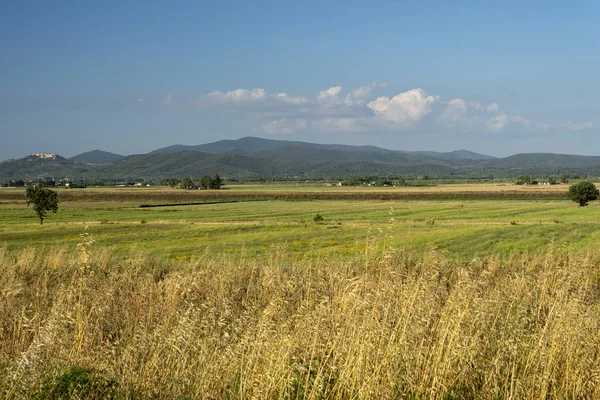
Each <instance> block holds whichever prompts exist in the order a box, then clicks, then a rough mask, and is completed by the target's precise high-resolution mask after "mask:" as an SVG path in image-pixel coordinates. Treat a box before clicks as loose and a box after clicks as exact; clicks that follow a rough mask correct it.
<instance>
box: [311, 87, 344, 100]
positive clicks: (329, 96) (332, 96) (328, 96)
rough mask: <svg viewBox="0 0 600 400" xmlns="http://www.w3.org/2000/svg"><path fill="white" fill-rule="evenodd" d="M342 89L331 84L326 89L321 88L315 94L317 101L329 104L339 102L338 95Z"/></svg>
mask: <svg viewBox="0 0 600 400" xmlns="http://www.w3.org/2000/svg"><path fill="white" fill-rule="evenodd" d="M341 91H342V87H341V86H333V87H330V88H329V89H327V90H321V91H320V92H319V94H318V95H317V103H319V104H331V103H339V101H340V99H339V97H338V95H339V94H340V92H341Z"/></svg>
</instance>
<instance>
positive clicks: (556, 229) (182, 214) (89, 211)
mask: <svg viewBox="0 0 600 400" xmlns="http://www.w3.org/2000/svg"><path fill="white" fill-rule="evenodd" d="M276 190H278V189H276ZM114 192H117V193H118V191H117V190H112V191H111V193H114ZM175 192H177V191H175ZM179 192H182V191H179ZM147 193H148V195H149V198H148V199H144V198H143V197H141V198H139V199H135V200H131V199H129V198H128V197H127V196H124V198H123V199H120V200H119V199H116V200H115V199H113V200H110V201H109V200H93V199H92V200H79V201H63V202H62V203H61V205H60V210H59V212H58V214H50V215H49V217H48V219H47V221H46V224H44V225H43V226H40V225H39V223H38V222H37V220H36V218H35V215H34V213H33V211H32V210H31V209H30V208H28V207H27V206H26V204H25V202H24V201H23V200H14V199H13V200H10V199H9V200H0V221H2V226H1V227H0V244H1V245H3V246H4V247H5V248H6V249H8V250H9V251H13V250H19V249H22V248H24V247H28V246H36V247H37V246H56V245H59V246H61V245H71V246H72V245H75V244H76V243H78V241H79V238H80V234H82V233H84V231H85V232H88V233H90V234H92V235H93V237H94V239H95V241H96V243H97V244H96V245H97V246H108V247H111V248H113V249H114V250H115V251H117V252H128V251H130V250H131V249H139V250H143V251H145V252H148V253H150V254H155V255H161V256H166V257H168V258H189V257H191V256H193V255H196V254H199V253H203V252H205V251H207V250H209V251H211V252H215V253H216V254H232V253H239V252H241V251H244V252H248V253H250V254H253V255H257V256H260V255H266V254H268V253H269V252H271V251H272V248H273V247H278V248H279V249H284V250H285V251H286V252H289V253H292V254H297V255H299V256H302V257H304V256H307V255H308V256H334V255H335V256H345V255H350V256H352V255H355V254H357V253H360V252H361V251H364V248H365V244H366V243H367V242H373V241H379V242H381V243H383V242H385V244H386V245H387V246H391V247H394V248H398V249H418V250H424V249H431V248H437V249H440V250H443V251H445V252H447V254H448V256H449V257H450V258H456V257H458V258H460V257H466V258H469V257H475V256H485V255H488V254H496V253H501V254H510V253H514V252H524V251H538V250H539V249H540V248H542V247H544V246H547V245H550V244H552V245H553V246H555V247H560V248H568V249H572V250H581V249H586V248H588V247H590V246H592V247H593V246H594V245H595V244H596V243H598V239H600V224H599V223H598V222H599V221H600V207H598V206H596V205H595V204H594V203H592V204H591V205H590V206H588V207H586V208H580V207H577V206H576V204H575V203H573V202H570V201H568V200H547V201H546V200H455V201H452V200H426V201H416V200H412V201H404V200H398V201H379V200H365V199H359V200H312V201H287V200H283V201H282V200H261V201H224V202H222V203H219V202H218V200H217V202H215V201H211V202H208V203H206V204H202V203H199V204H195V205H182V206H178V205H172V206H166V207H152V208H140V205H142V204H146V203H151V204H152V203H161V201H160V200H161V199H160V198H158V199H157V198H156V197H152V196H155V194H156V192H152V191H148V192H147ZM166 193H168V192H166ZM100 197H101V196H100ZM0 198H1V194H0ZM165 200H167V202H168V200H170V198H169V197H168V195H165ZM179 201H180V202H182V200H179ZM188 202H189V201H188ZM163 203H164V201H163ZM173 204H176V203H173ZM316 214H320V215H321V216H322V217H323V221H321V222H319V223H315V222H314V220H313V219H314V217H315V215H316ZM86 227H87V230H86Z"/></svg>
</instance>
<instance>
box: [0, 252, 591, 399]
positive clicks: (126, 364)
mask: <svg viewBox="0 0 600 400" xmlns="http://www.w3.org/2000/svg"><path fill="white" fill-rule="evenodd" d="M90 244H91V243H90ZM374 246H375V244H374ZM379 249H381V247H379ZM274 252H275V253H276V254H275V253H274V254H273V255H272V256H271V257H269V258H268V259H257V258H252V259H250V258H247V257H246V256H244V255H242V256H237V257H234V256H227V258H224V257H220V256H218V255H217V256H215V255H210V254H208V253H206V254H203V255H200V256H198V257H196V258H195V259H193V260H191V261H185V262H181V263H167V262H166V261H162V260H156V259H147V258H145V256H144V255H143V254H138V255H132V256H130V257H119V256H116V255H114V254H111V252H110V251H109V250H107V249H94V246H90V245H84V246H83V247H82V251H81V252H80V254H77V252H69V251H66V250H65V249H63V248H56V249H54V250H53V251H51V252H48V251H44V252H42V251H41V250H36V249H35V248H31V249H27V250H24V251H22V252H21V253H20V254H14V253H9V252H7V251H5V250H2V249H0V265H1V266H2V273H1V274H0V308H1V309H0V397H3V398H35V397H37V398H52V397H53V396H54V398H60V396H63V397H65V398H67V397H79V398H110V397H113V398H175V397H178V396H189V397H191V398H219V399H220V398H287V399H301V398H308V399H313V398H315V399H316V398H340V399H345V398H365V399H367V398H406V397H417V398H421V397H425V398H449V397H454V398H465V397H467V398H598V397H600V352H599V351H598V349H599V348H600V269H599V267H598V265H599V261H600V254H595V253H582V254H567V253H564V254H563V253H561V252H560V251H553V250H552V249H550V250H548V251H547V252H545V253H540V254H538V255H527V254H525V255H514V256H511V257H499V256H497V257H489V258H485V259H474V260H472V261H470V262H462V263H460V262H459V263H456V262H455V263H451V262H449V261H448V260H447V259H446V258H445V257H443V256H442V255H440V254H438V253H436V252H435V251H430V252H427V253H424V254H423V253H415V252H411V251H395V252H383V254H382V252H381V251H379V250H377V251H367V252H365V254H364V255H362V256H359V257H357V259H356V260H354V261H352V262H348V261H337V260H335V259H319V260H314V259H304V260H303V259H299V258H294V257H291V256H289V255H287V254H286V253H285V252H284V251H283V250H282V249H274ZM369 257H370V259H366V258H369Z"/></svg>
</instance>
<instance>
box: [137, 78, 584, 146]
mask: <svg viewBox="0 0 600 400" xmlns="http://www.w3.org/2000/svg"><path fill="white" fill-rule="evenodd" d="M386 87H387V84H386V83H372V84H370V85H364V86H359V87H356V88H353V89H350V90H348V91H347V92H344V88H343V87H342V86H331V87H329V88H327V89H324V90H320V91H319V92H318V93H316V94H315V95H314V96H313V97H306V96H295V95H290V94H288V93H286V92H280V93H269V92H267V91H266V90H265V89H262V88H254V89H244V88H239V89H235V90H230V91H226V92H221V91H213V92H210V93H208V94H206V95H203V96H200V97H198V98H196V99H178V98H176V97H175V96H174V95H172V94H168V95H166V96H165V97H163V98H162V99H160V100H159V101H155V102H153V103H154V104H156V105H157V106H159V107H165V108H171V109H174V108H177V107H180V108H186V109H191V110H194V109H208V110H215V111H220V112H233V113H239V114H243V115H245V116H247V117H249V118H250V119H251V120H254V121H256V122H255V123H254V129H258V130H260V131H262V132H263V133H265V134H268V135H291V134H294V133H299V132H303V131H311V132H317V133H318V132H322V133H344V132H348V133H358V132H366V133H368V132H398V133H402V132H409V131H410V132H419V131H424V132H425V131H426V132H440V133H445V132H446V133H464V132H471V133H475V134H485V133H487V134H490V135H499V134H502V133H503V132H510V131H519V132H524V131H525V132H550V131H556V132H565V131H567V132H578V131H584V130H589V129H591V128H592V127H593V124H592V123H591V122H576V121H571V120H569V121H566V122H561V123H555V124H550V123H547V122H544V121H531V120H529V119H527V118H525V117H523V116H520V115H511V114H508V113H504V112H501V107H500V105H499V104H498V103H491V104H482V103H481V102H479V101H469V100H465V99H460V98H451V99H449V100H444V99H442V98H441V96H439V95H435V94H429V93H427V92H426V91H425V90H423V89H421V88H414V89H409V90H406V91H403V92H400V93H396V94H395V95H392V96H386V95H379V96H374V92H378V93H380V92H381V91H383V90H384V89H386ZM149 103H152V102H148V101H145V100H144V99H138V100H137V101H136V103H135V105H136V106H140V105H147V104H149Z"/></svg>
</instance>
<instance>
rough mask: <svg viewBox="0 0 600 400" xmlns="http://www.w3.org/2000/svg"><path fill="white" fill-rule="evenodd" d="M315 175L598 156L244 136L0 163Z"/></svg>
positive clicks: (110, 171)
mask: <svg viewBox="0 0 600 400" xmlns="http://www.w3.org/2000/svg"><path fill="white" fill-rule="evenodd" d="M215 173H218V174H219V175H221V176H223V177H225V178H235V179H242V180H251V179H258V178H284V179H318V178H336V179H337V178H344V177H348V176H353V175H354V176H356V175H362V176H366V175H379V176H395V177H400V176H402V177H407V178H411V177H413V178H414V177H417V176H425V175H427V176H429V177H432V178H487V177H489V176H493V177H496V178H513V177H518V176H520V175H524V174H530V175H532V176H534V177H536V178H541V179H543V178H545V177H548V176H549V175H559V174H562V173H575V174H581V175H591V176H600V157H592V156H578V155H568V154H552V153H532V154H516V155H513V156H510V157H505V158H493V157H490V156H486V155H483V154H479V153H474V152H470V151H467V150H456V151H453V152H448V153H439V152H432V151H419V152H407V151H397V150H387V149H383V148H379V147H375V146H350V145H339V144H317V143H308V142H298V141H285V140H271V139H261V138H255V137H245V138H242V139H238V140H221V141H218V142H214V143H207V144H203V145H198V146H182V145H174V146H169V147H166V148H163V149H158V150H156V151H153V152H151V153H148V154H138V155H131V156H126V157H123V156H120V155H118V154H113V153H108V152H105V151H100V150H93V151H90V152H87V153H83V154H80V155H78V156H75V157H72V158H71V159H66V158H63V157H61V156H59V155H56V154H47V153H36V154H32V155H29V156H27V157H24V158H22V159H19V160H9V161H5V162H2V163H0V180H2V181H6V180H17V179H24V180H36V179H43V178H55V179H62V178H65V177H69V178H71V179H76V178H86V179H98V180H142V179H163V178H182V177H186V176H191V177H199V176H201V175H204V174H207V175H212V174H215Z"/></svg>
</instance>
